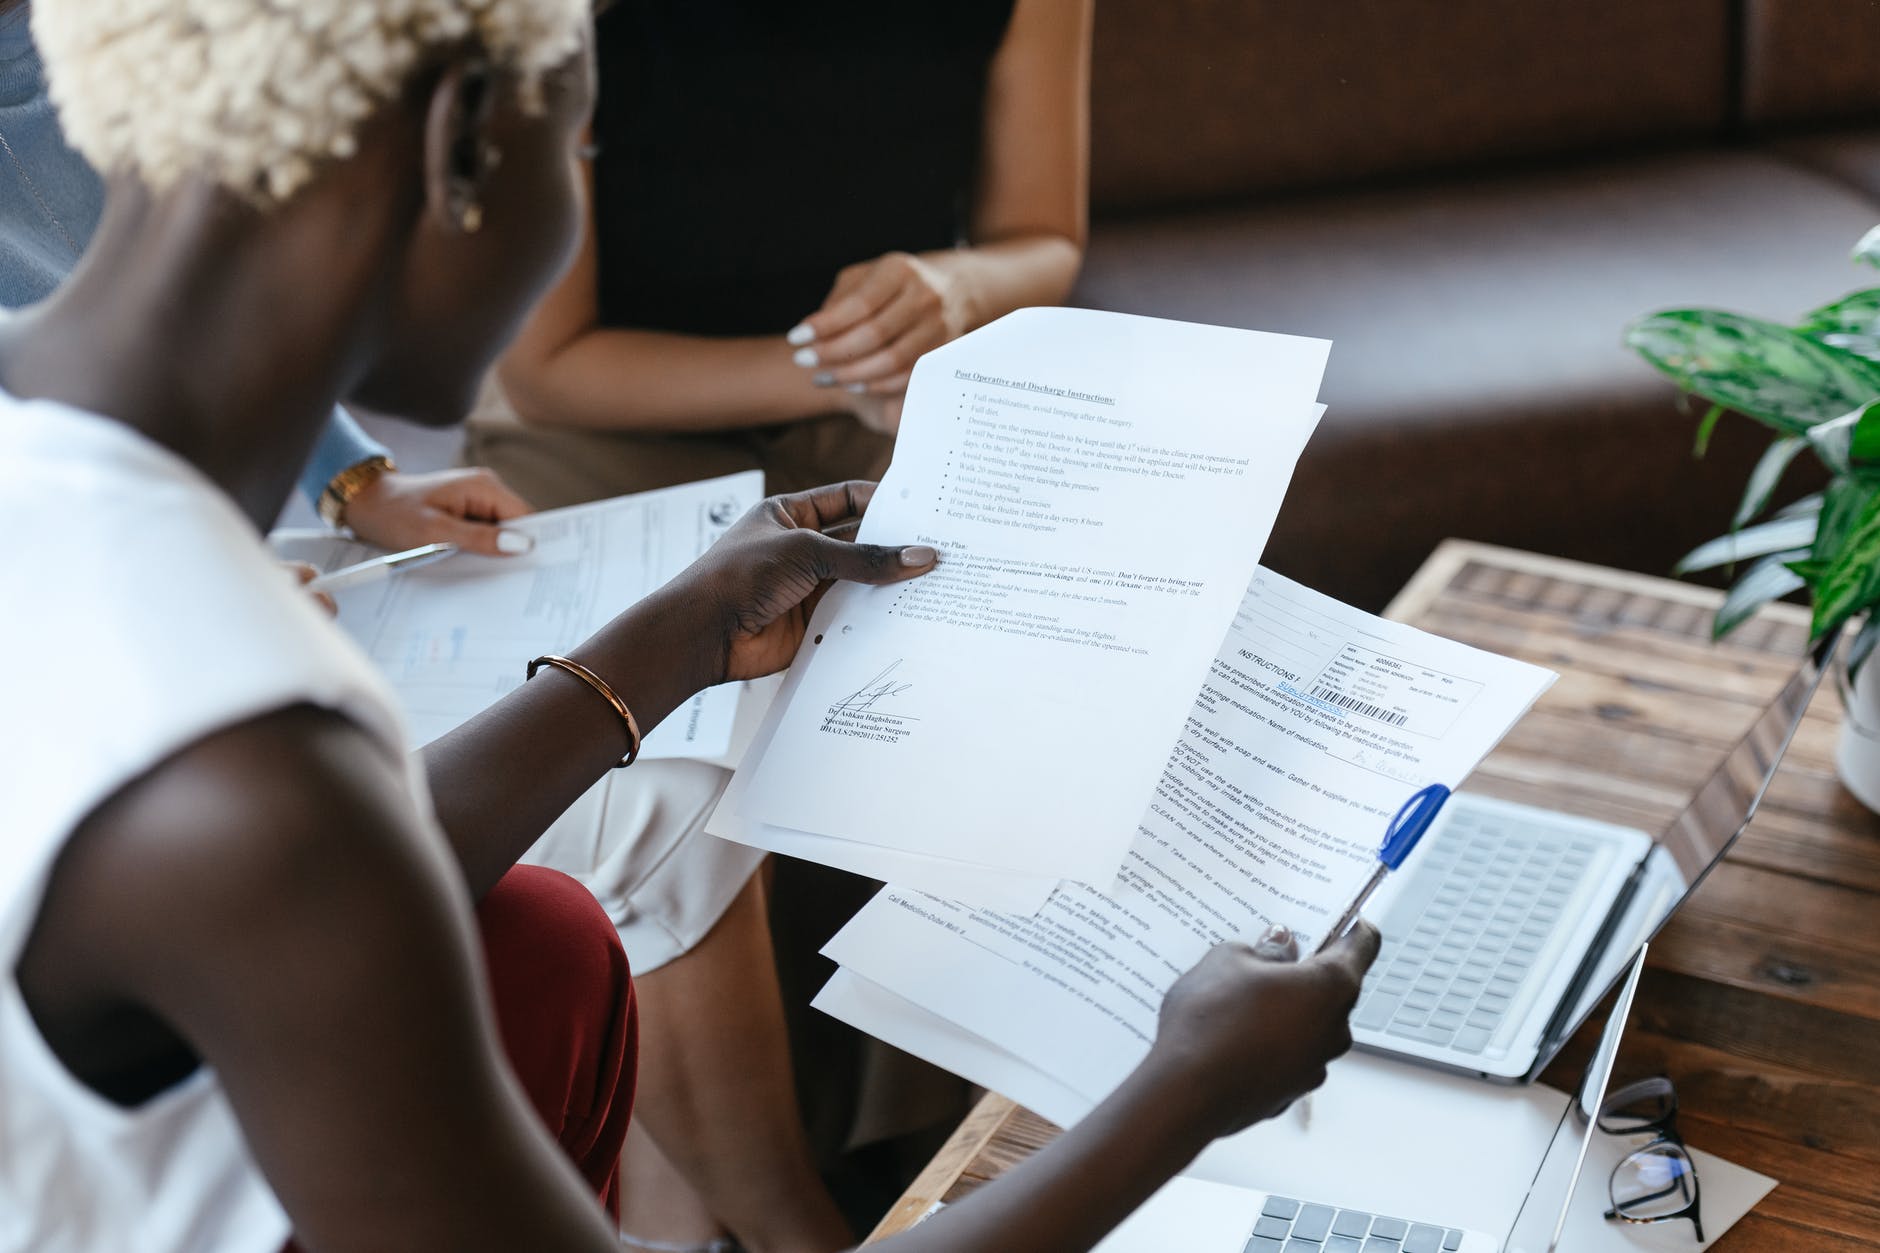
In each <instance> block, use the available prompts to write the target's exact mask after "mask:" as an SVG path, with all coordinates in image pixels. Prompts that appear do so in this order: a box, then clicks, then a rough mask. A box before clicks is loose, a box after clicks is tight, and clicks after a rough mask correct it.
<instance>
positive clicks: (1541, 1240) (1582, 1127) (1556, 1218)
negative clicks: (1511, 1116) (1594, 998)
mask: <svg viewBox="0 0 1880 1253" xmlns="http://www.w3.org/2000/svg"><path fill="white" fill-rule="evenodd" d="M1644 970H1645V947H1644V946H1642V945H1641V946H1640V947H1639V949H1638V951H1637V953H1636V955H1635V956H1634V957H1633V959H1632V964H1631V967H1630V973H1629V974H1628V975H1627V976H1626V979H1625V984H1624V986H1623V987H1622V988H1621V989H1620V991H1619V996H1618V999H1617V1000H1615V1001H1614V1002H1613V1006H1612V1015H1611V1017H1609V1018H1607V1019H1606V1029H1605V1031H1604V1032H1602V1033H1601V1034H1600V1037H1599V1047H1598V1048H1597V1049H1595V1050H1594V1051H1593V1059H1592V1060H1591V1061H1590V1062H1588V1063H1587V1067H1586V1077H1585V1079H1583V1080H1582V1081H1581V1083H1580V1091H1579V1094H1578V1096H1577V1098H1576V1099H1575V1100H1573V1101H1570V1102H1568V1104H1567V1108H1566V1111H1565V1112H1564V1113H1562V1114H1561V1116H1560V1127H1559V1129H1558V1130H1557V1131H1555V1133H1554V1139H1553V1143H1552V1145H1550V1146H1549V1148H1548V1150H1547V1156H1546V1157H1544V1158H1542V1159H1541V1165H1540V1169H1539V1170H1538V1171H1536V1172H1535V1175H1534V1183H1533V1185H1532V1186H1531V1187H1529V1189H1528V1194H1527V1200H1526V1201H1524V1202H1523V1203H1522V1205H1521V1212H1520V1213H1518V1214H1516V1215H1515V1220H1514V1226H1513V1227H1512V1228H1511V1229H1510V1230H1509V1232H1508V1238H1507V1241H1506V1243H1504V1244H1503V1246H1502V1248H1503V1250H1504V1253H1555V1250H1557V1249H1559V1248H1560V1239H1561V1234H1562V1232H1564V1231H1565V1229H1566V1222H1567V1215H1568V1212H1569V1211H1570V1210H1571V1208H1572V1204H1573V1196H1574V1192H1575V1191H1576V1189H1577V1187H1578V1184H1579V1180H1580V1175H1581V1172H1582V1171H1583V1170H1584V1169H1585V1167H1586V1153H1587V1150H1588V1148H1590V1147H1591V1145H1592V1141H1593V1136H1594V1134H1595V1128H1596V1126H1597V1122H1596V1120H1597V1118H1598V1115H1599V1106H1600V1103H1601V1102H1602V1101H1604V1100H1605V1099H1606V1089H1607V1087H1608V1086H1609V1085H1610V1084H1611V1082H1612V1068H1613V1063H1614V1062H1615V1061H1616V1060H1617V1059H1618V1056H1619V1041H1620V1039H1621V1038H1622V1037H1623V1036H1624V1035H1625V1024H1626V1020H1627V1019H1628V1018H1630V1017H1631V1015H1632V999H1633V997H1634V996H1635V995H1636V994H1637V992H1638V981H1639V976H1640V975H1641V974H1643V973H1644Z"/></svg>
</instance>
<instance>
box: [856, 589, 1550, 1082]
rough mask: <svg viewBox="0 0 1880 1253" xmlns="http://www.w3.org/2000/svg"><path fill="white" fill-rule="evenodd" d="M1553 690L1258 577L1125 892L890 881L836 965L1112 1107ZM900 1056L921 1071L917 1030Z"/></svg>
mask: <svg viewBox="0 0 1880 1253" xmlns="http://www.w3.org/2000/svg"><path fill="white" fill-rule="evenodd" d="M1553 677H1554V676H1553V675H1552V674H1551V673H1550V672H1548V671H1546V670H1542V669H1540V668H1539V667H1536V666H1530V665H1528V664H1526V663H1524V662H1519V661H1513V660H1510V659H1508V658H1505V657H1498V656H1495V655H1493V654H1491V653H1485V652H1482V651H1480V650H1477V649H1473V648H1469V647H1467V646H1465V645H1462V644H1458V643H1455V642H1454V641H1451V640H1445V639H1442V638H1440V637H1437V636H1433V635H1428V634H1425V633H1424V632H1421V631H1418V630H1416V629H1414V628H1412V627H1407V626H1404V625H1402V624H1400V623H1393V622H1386V621H1384V620H1383V619H1380V618H1376V617H1373V616H1372V615H1370V614H1366V613H1363V612H1361V611H1359V610H1356V609H1352V608H1350V607H1348V606H1346V605H1342V604H1340V603H1338V602H1337V601H1334V600H1332V599H1331V598H1329V597H1326V596H1321V595H1319V594H1318V593H1316V592H1313V591H1311V590H1309V589H1307V588H1305V587H1302V586H1301V585H1299V584H1297V583H1294V582H1292V581H1291V580H1289V579H1285V578H1283V577H1281V576H1279V575H1277V574H1274V573H1272V572H1270V571H1262V572H1260V574H1259V575H1258V576H1256V577H1255V579H1254V580H1253V582H1252V583H1251V584H1250V585H1249V586H1248V588H1247V591H1246V595H1245V597H1244V599H1243V601H1242V605H1241V610H1240V613H1239V614H1238V615H1237V616H1236V617H1235V619H1234V625H1233V629H1232V630H1231V631H1230V632H1229V633H1228V636H1227V639H1226V640H1225V642H1224V643H1223V644H1222V645H1221V648H1220V651H1219V653H1218V655H1217V656H1216V658H1215V661H1214V666H1213V670H1212V672H1211V673H1210V674H1209V676H1208V678H1207V680H1206V682H1205V683H1204V684H1203V685H1202V687H1201V692H1200V695H1199V696H1198V697H1197V698H1195V699H1194V701H1193V702H1192V710H1191V712H1190V714H1189V717H1188V720H1187V725H1186V727H1185V729H1184V730H1183V732H1182V734H1181V737H1180V740H1179V742H1178V743H1177V744H1176V746H1175V749H1174V751H1173V752H1172V753H1171V754H1169V755H1168V756H1167V757H1166V768H1165V770H1164V773H1163V776H1162V780H1161V782H1160V784H1159V785H1158V786H1157V787H1156V788H1155V789H1154V790H1153V793H1152V800H1151V801H1150V803H1149V805H1148V811H1147V813H1145V814H1143V815H1142V818H1141V822H1140V825H1139V827H1138V830H1137V834H1136V838H1135V841H1134V843H1133V844H1132V845H1131V846H1130V849H1129V854H1128V859H1127V861H1126V863H1125V864H1124V867H1123V871H1122V874H1121V876H1120V879H1118V880H1116V881H1114V882H1112V881H1109V880H1106V881H1104V883H1103V886H1102V887H1097V886H1093V885H1091V884H1088V883H1081V882H1066V883H1065V884H1064V885H1063V886H1062V887H1060V888H1059V889H1058V890H1057V891H1056V892H1054V893H1053V894H1052V895H1051V897H1050V899H1049V900H1048V901H1047V903H1046V905H1045V907H1044V909H1043V910H1042V911H1040V912H1039V913H1038V914H1037V915H1036V916H1025V915H1020V914H1014V913H1010V912H1001V911H998V910H994V909H988V908H985V907H982V906H977V905H971V904H965V903H962V902H960V901H956V900H948V899H945V898H942V897H938V896H933V895H929V894H925V893H920V892H914V891H909V890H906V889H904V888H901V887H899V886H898V885H890V886H889V887H887V888H885V889H883V890H882V891H881V892H880V893H879V894H878V895H877V896H876V897H875V898H874V899H873V900H872V901H870V902H869V903H868V905H867V906H865V907H864V908H863V909H862V910H861V912H860V913H858V914H857V915H856V916H855V918H854V919H853V920H852V921H851V922H850V923H849V925H848V926H846V927H844V928H843V930H842V931H841V932H840V933H838V934H837V935H836V937H835V938H834V939H833V940H831V941H830V943H829V944H828V946H827V947H825V949H824V950H823V951H824V952H825V953H826V954H827V955H828V956H830V957H831V958H833V959H834V960H835V961H836V962H837V963H838V964H840V965H841V966H843V967H845V968H847V969H848V970H851V971H853V972H854V973H856V974H858V975H860V976H862V977H863V978H865V979H867V980H869V981H870V982H871V983H874V984H876V985H879V986H880V987H882V988H884V989H886V990H887V991H890V992H893V993H895V994H896V995H898V996H900V997H902V998H904V999H905V1000H907V1001H909V1002H912V1003H913V1004H915V1005H917V1006H919V1007H921V1008H922V1009H924V1010H926V1011H928V1012H929V1013H931V1014H935V1015H938V1016H939V1017H940V1018H942V1019H945V1020H946V1021H948V1022H950V1023H953V1024H955V1025H956V1026H958V1027H960V1028H962V1029H963V1030H965V1031H966V1032H968V1033H970V1034H972V1035H975V1036H978V1037H980V1038H981V1039H983V1040H985V1041H987V1042H988V1043H990V1044H991V1045H992V1046H994V1047H995V1048H997V1049H1000V1050H1003V1051H1005V1052H1006V1053H1009V1054H1011V1055H1012V1056H1014V1057H1016V1058H1019V1059H1021V1060H1022V1061H1024V1062H1025V1063H1026V1064H1027V1065H1029V1066H1032V1067H1034V1068H1036V1069H1038V1070H1040V1071H1042V1072H1044V1073H1046V1074H1049V1075H1050V1076H1052V1078H1053V1079H1054V1080H1055V1081H1056V1082H1058V1083H1061V1084H1062V1085H1064V1086H1065V1087H1067V1088H1069V1089H1071V1090H1073V1091H1075V1092H1078V1093H1080V1094H1082V1095H1083V1096H1084V1097H1085V1098H1086V1099H1088V1100H1092V1101H1094V1100H1097V1099H1100V1098H1101V1097H1102V1096H1104V1095H1105V1094H1107V1093H1108V1092H1109V1091H1110V1090H1111V1089H1112V1088H1114V1087H1115V1086H1116V1084H1117V1083H1118V1082H1119V1081H1120V1080H1121V1079H1122V1077H1123V1076H1124V1075H1125V1074H1127V1073H1128V1071H1129V1070H1130V1069H1131V1068H1132V1067H1134V1066H1135V1065H1136V1063H1137V1062H1138V1061H1139V1060H1140V1059H1141V1057H1142V1055H1143V1054H1144V1053H1145V1052H1146V1051H1147V1050H1148V1047H1149V1043H1150V1041H1151V1040H1152V1039H1153V1038H1154V1035H1155V1027H1156V1014H1157V1012H1158V1010H1159V1009H1160V1007H1161V1003H1162V996H1163V994H1164V993H1165V992H1166V991H1167V990H1168V987H1169V985H1170V984H1171V983H1173V982H1174V980H1175V979H1176V978H1177V977H1178V976H1179V975H1180V974H1181V973H1182V972H1183V971H1185V970H1187V969H1188V968H1189V967H1190V966H1192V965H1193V964H1194V963H1195V962H1196V961H1198V960H1199V959H1200V958H1201V956H1202V954H1203V953H1205V952H1206V951H1207V949H1208V948H1210V947H1211V946H1213V945H1214V944H1216V943H1219V942H1220V941H1222V940H1226V939H1248V938H1252V937H1253V936H1256V935H1258V934H1259V933H1260V932H1261V931H1262V930H1263V929H1264V928H1265V927H1266V926H1268V925H1269V924H1274V923H1278V924H1283V925H1285V926H1288V927H1291V928H1292V929H1293V930H1294V931H1295V932H1297V933H1298V935H1299V937H1300V946H1301V948H1302V949H1305V950H1308V951H1309V950H1310V949H1311V948H1312V947H1313V946H1314V945H1315V944H1316V943H1317V941H1318V938H1319V936H1320V935H1321V934H1322V933H1323V931H1324V928H1325V927H1326V925H1327V924H1328V923H1329V922H1330V921H1331V920H1332V919H1333V918H1334V917H1336V916H1337V915H1338V914H1339V913H1340V912H1342V910H1343V909H1344V907H1345V905H1346V904H1347V903H1348V901H1349V900H1350V899H1351V897H1352V895H1353V893H1354V892H1355V891H1356V889H1357V887H1358V885H1359V884H1360V883H1361V882H1362V881H1363V879H1364V878H1365V877H1366V876H1367V875H1368V874H1369V873H1370V870H1371V868H1372V867H1373V866H1374V865H1375V864H1376V862H1375V858H1376V849H1377V844H1378V841H1379V840H1380V839H1381V838H1382V835H1383V832H1384V828H1385V825H1386V824H1387V822H1388V821H1389V819H1390V818H1391V816H1392V815H1393V814H1394V813H1395V812H1396V810H1397V808H1398V807H1399V805H1401V803H1402V802H1403V801H1404V800H1405V799H1406V798H1407V797H1408V796H1409V795H1410V794H1411V793H1412V792H1414V791H1415V790H1416V789H1418V788H1420V787H1422V786H1424V785H1426V784H1428V783H1434V782H1441V783H1446V784H1449V785H1450V786H1452V787H1453V786H1455V785H1457V784H1459V783H1460V782H1461V780H1462V778H1463V777H1464V776H1465V775H1466V774H1467V773H1468V772H1469V771H1470V770H1472V769H1473V768H1474V766H1475V763H1476V762H1477V761H1479V760H1480V759H1481V758H1482V756H1483V755H1485V754H1486V753H1487V752H1488V750H1489V749H1490V748H1491V747H1493V745H1494V744H1495V743H1496V741H1498V740H1499V739H1500V738H1501V736H1502V735H1503V734H1504V733H1505V732H1506V731H1507V729H1508V727H1510V726H1511V725H1513V723H1514V722H1515V721H1516V719H1518V718H1519V717H1520V716H1521V714H1522V713H1523V712H1525V711H1526V709H1527V708H1528V707H1529V706H1530V705H1531V704H1532V703H1533V701H1534V700H1535V699H1536V698H1537V697H1538V696H1539V695H1540V693H1541V692H1542V691H1544V690H1545V689H1546V688H1547V686H1548V685H1549V684H1550V683H1551V682H1552V681H1553ZM1412 856H1413V857H1414V856H1415V854H1414V853H1413V854H1412ZM910 1040H911V1042H910ZM895 1043H897V1044H899V1045H900V1046H901V1047H903V1048H907V1049H909V1051H911V1052H914V1053H917V1054H920V1053H923V1048H922V1047H921V1046H920V1039H919V1032H918V1031H915V1032H913V1033H912V1035H911V1037H910V1035H909V1033H906V1032H903V1033H901V1037H900V1038H897V1039H896V1040H895Z"/></svg>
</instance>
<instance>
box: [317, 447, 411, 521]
mask: <svg viewBox="0 0 1880 1253" xmlns="http://www.w3.org/2000/svg"><path fill="white" fill-rule="evenodd" d="M397 468H398V467H397V466H395V465H393V464H392V459H391V458H390V457H383V456H380V457H367V458H366V459H365V460H364V461H356V462H354V463H353V464H352V465H349V466H347V467H346V468H345V469H344V470H341V471H340V472H339V473H338V474H335V475H334V476H333V478H332V481H331V482H329V483H328V484H327V485H326V490H325V491H323V492H321V493H320V500H319V503H318V504H316V505H315V506H314V508H315V509H316V511H317V512H318V513H319V515H320V521H322V522H324V523H326V524H327V525H328V526H330V527H332V528H333V529H334V530H336V531H337V530H339V529H340V528H341V527H343V526H345V524H346V506H347V505H349V504H351V503H352V498H353V497H355V496H357V495H358V494H359V493H360V492H361V491H363V490H365V487H366V485H367V484H368V483H371V482H373V481H374V480H376V479H377V478H378V477H379V476H380V475H381V474H389V473H391V472H392V471H393V470H396V469H397Z"/></svg>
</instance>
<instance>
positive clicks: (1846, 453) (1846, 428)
mask: <svg viewBox="0 0 1880 1253" xmlns="http://www.w3.org/2000/svg"><path fill="white" fill-rule="evenodd" d="M1808 442H1809V443H1810V444H1812V445H1814V448H1815V455H1816V456H1817V457H1820V458H1821V463H1822V464H1823V465H1825V466H1827V467H1828V469H1830V470H1832V471H1834V472H1835V473H1836V474H1846V473H1848V472H1849V471H1851V470H1857V469H1866V470H1870V471H1871V470H1875V469H1877V468H1880V401H1875V402H1873V403H1871V404H1867V405H1862V406H1861V407H1860V408H1858V409H1856V410H1854V411H1853V412H1852V413H1844V414H1842V415H1841V416H1840V417H1838V418H1830V419H1829V420H1828V421H1826V422H1818V423H1816V424H1815V425H1814V426H1811V427H1809V428H1808ZM1784 468H1786V463H1785V466H1784ZM1753 477H1754V476H1752V478H1753Z"/></svg>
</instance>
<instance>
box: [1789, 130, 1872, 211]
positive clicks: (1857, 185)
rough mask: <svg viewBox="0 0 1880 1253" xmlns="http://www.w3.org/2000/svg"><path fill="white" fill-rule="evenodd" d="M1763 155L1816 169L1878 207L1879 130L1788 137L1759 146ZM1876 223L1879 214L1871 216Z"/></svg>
mask: <svg viewBox="0 0 1880 1253" xmlns="http://www.w3.org/2000/svg"><path fill="white" fill-rule="evenodd" d="M1762 147H1763V150H1764V151H1765V152H1774V153H1777V154H1779V155H1781V156H1784V157H1787V158H1788V159H1789V160H1791V161H1794V162H1796V163H1798V164H1800V165H1804V166H1806V167H1808V168H1809V169H1811V170H1818V171H1820V172H1821V173H1823V174H1826V175H1828V176H1829V177H1830V178H1833V179H1835V180H1837V181H1839V182H1841V183H1844V184H1846V185H1847V186H1848V187H1851V188H1853V189H1854V190H1855V191H1858V192H1860V193H1862V194H1863V195H1865V196H1867V197H1868V198H1870V199H1872V200H1873V201H1874V202H1875V203H1876V204H1880V130H1876V129H1875V128H1873V127H1871V126H1867V127H1859V128H1856V129H1852V130H1834V131H1825V132H1817V133H1815V134H1804V135H1788V136H1784V137H1782V138H1780V139H1771V140H1769V141H1768V142H1766V143H1765V144H1763V145H1762ZM1875 218H1876V220H1880V213H1876V214H1875Z"/></svg>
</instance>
